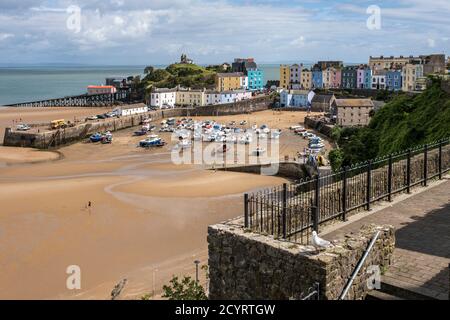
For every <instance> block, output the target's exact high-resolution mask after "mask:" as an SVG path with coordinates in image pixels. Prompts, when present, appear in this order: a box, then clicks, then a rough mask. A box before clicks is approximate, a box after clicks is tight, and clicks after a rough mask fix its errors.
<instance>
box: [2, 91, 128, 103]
mask: <svg viewBox="0 0 450 320" xmlns="http://www.w3.org/2000/svg"><path fill="white" fill-rule="evenodd" d="M130 98H131V96H130V91H128V90H126V91H125V90H122V91H118V92H116V93H112V94H95V95H87V94H84V95H78V96H70V97H64V98H56V99H48V100H40V101H32V102H23V103H16V104H10V105H6V107H106V106H113V105H116V104H120V103H130Z"/></svg>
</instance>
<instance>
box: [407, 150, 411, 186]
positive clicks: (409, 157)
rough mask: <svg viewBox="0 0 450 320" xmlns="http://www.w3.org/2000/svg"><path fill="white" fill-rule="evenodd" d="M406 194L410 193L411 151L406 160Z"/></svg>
mask: <svg viewBox="0 0 450 320" xmlns="http://www.w3.org/2000/svg"><path fill="white" fill-rule="evenodd" d="M406 193H411V149H408V156H407V158H406Z"/></svg>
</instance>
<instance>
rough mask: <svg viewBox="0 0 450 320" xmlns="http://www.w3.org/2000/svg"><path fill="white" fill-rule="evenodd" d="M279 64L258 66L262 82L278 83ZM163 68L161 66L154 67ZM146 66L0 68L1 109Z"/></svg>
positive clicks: (56, 95)
mask: <svg viewBox="0 0 450 320" xmlns="http://www.w3.org/2000/svg"><path fill="white" fill-rule="evenodd" d="M279 66H280V65H279V64H259V65H258V67H259V68H260V69H261V70H263V71H264V75H265V81H267V80H279V79H280V75H279ZM155 67H156V68H163V67H165V66H163V65H156V66H155ZM144 68H145V66H23V67H0V106H2V105H8V104H14V103H22V102H30V101H38V100H46V99H52V98H61V97H66V96H73V95H80V94H84V93H86V90H87V89H86V88H87V86H88V85H101V84H104V83H105V79H106V78H108V77H127V76H136V75H141V76H142V75H143V73H144Z"/></svg>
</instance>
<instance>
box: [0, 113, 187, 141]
mask: <svg viewBox="0 0 450 320" xmlns="http://www.w3.org/2000/svg"><path fill="white" fill-rule="evenodd" d="M182 114H183V110H181V109H171V110H158V111H152V112H145V113H141V114H135V115H131V116H125V117H120V118H109V119H104V120H100V121H97V122H84V123H81V124H77V125H75V126H73V127H68V128H65V129H59V130H51V131H50V130H49V131H44V132H23V131H15V130H12V129H11V128H6V129H5V136H4V140H3V145H5V146H11V147H30V148H37V149H49V148H56V147H60V146H63V145H66V144H70V143H73V142H77V141H80V140H82V139H85V138H87V137H89V136H90V135H92V134H94V133H96V132H105V131H111V132H114V131H118V130H122V129H127V128H131V127H134V126H137V125H139V124H140V123H141V122H142V120H143V119H144V118H146V117H150V118H152V120H159V119H162V118H164V117H169V118H170V117H178V116H181V115H182ZM48 125H50V124H48Z"/></svg>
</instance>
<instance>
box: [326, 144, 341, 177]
mask: <svg viewBox="0 0 450 320" xmlns="http://www.w3.org/2000/svg"><path fill="white" fill-rule="evenodd" d="M328 158H329V159H330V164H331V168H332V169H333V171H334V172H336V171H339V170H340V169H341V168H342V163H343V162H344V153H343V152H342V150H341V149H334V150H331V151H330V153H329V155H328Z"/></svg>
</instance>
